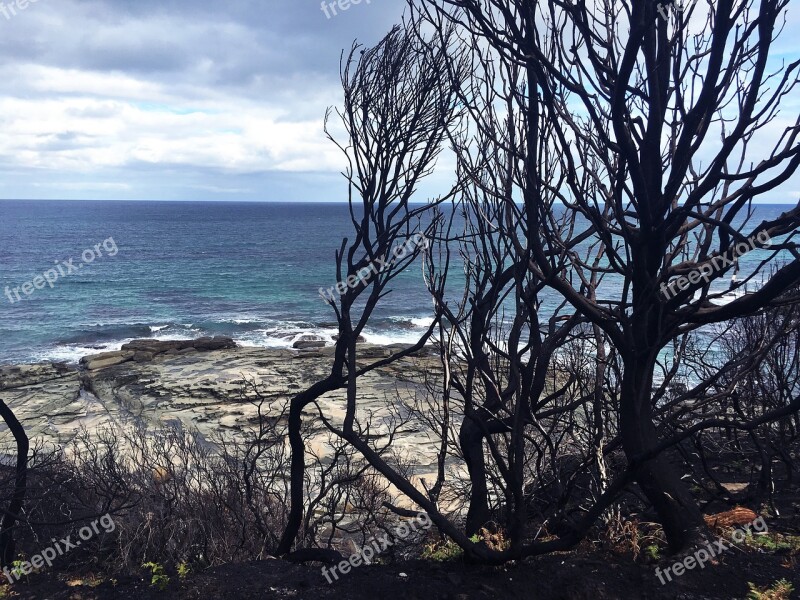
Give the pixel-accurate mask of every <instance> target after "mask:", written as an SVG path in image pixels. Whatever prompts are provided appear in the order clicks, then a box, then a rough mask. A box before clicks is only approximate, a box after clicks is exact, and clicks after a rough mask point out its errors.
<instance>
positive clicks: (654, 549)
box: [644, 544, 661, 561]
mask: <svg viewBox="0 0 800 600" xmlns="http://www.w3.org/2000/svg"><path fill="white" fill-rule="evenodd" d="M644 551H645V554H647V557H648V558H649V559H650V560H653V561H657V560H659V558H660V557H661V551H660V549H659V547H658V545H656V544H650V545H649V546H647V547H645V549H644Z"/></svg>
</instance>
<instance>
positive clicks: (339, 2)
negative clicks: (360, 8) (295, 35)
mask: <svg viewBox="0 0 800 600" xmlns="http://www.w3.org/2000/svg"><path fill="white" fill-rule="evenodd" d="M364 2H366V3H367V4H372V0H364ZM356 4H361V0H336V1H335V2H326V0H322V5H321V7H320V8H321V9H322V12H324V13H325V16H326V17H328V18H329V19H330V18H331V17H335V16H336V15H337V14H338V13H337V12H336V9H337V8H338V9H339V10H341V11H342V12H344V11H346V10H347V9H349V8H350V7H351V6H355V5H356Z"/></svg>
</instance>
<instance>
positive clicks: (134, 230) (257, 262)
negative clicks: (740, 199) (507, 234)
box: [0, 201, 785, 363]
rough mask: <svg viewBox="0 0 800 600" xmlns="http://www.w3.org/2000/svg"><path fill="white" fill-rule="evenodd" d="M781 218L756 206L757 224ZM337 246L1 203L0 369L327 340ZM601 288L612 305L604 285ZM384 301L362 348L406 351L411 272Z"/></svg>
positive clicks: (343, 227)
mask: <svg viewBox="0 0 800 600" xmlns="http://www.w3.org/2000/svg"><path fill="white" fill-rule="evenodd" d="M784 209H785V207H782V206H764V207H759V208H758V210H759V211H761V212H762V213H763V214H759V215H758V217H760V218H768V217H771V216H774V215H776V214H777V213H779V212H781V211H782V210H784ZM760 218H759V219H758V220H760ZM346 236H352V225H351V223H350V218H349V212H348V209H347V206H346V205H344V204H267V203H264V204H258V203H230V202H225V203H206V202H196V203H194V202H76V201H40V202H17V201H0V292H1V293H2V296H0V363H18V362H30V361H40V360H68V361H75V360H77V359H78V358H80V357H81V356H84V355H86V354H90V353H93V352H98V351H102V350H110V349H118V348H119V347H120V345H121V344H122V343H124V342H126V341H129V340H131V339H134V338H140V337H158V338H161V339H176V338H188V337H200V336H204V335H229V336H231V337H233V338H234V339H236V340H237V341H239V342H240V343H242V344H245V345H253V346H269V347H289V346H291V344H292V343H293V341H294V340H296V339H297V337H298V336H300V335H303V334H307V333H313V334H315V335H319V336H321V337H323V338H325V339H328V340H330V339H331V336H332V335H333V334H335V333H336V331H335V327H334V323H333V321H334V315H333V312H332V311H331V309H330V307H328V306H327V305H326V304H325V302H323V301H322V299H321V298H320V296H319V293H318V289H319V288H320V287H324V288H328V287H330V286H332V285H335V283H336V271H335V265H334V252H335V250H336V249H337V248H338V247H339V245H340V243H341V240H342V238H343V237H346ZM98 244H99V245H98ZM115 249H116V251H115ZM84 252H87V254H86V255H85V257H86V258H91V259H92V260H91V263H90V264H88V263H87V262H84ZM755 255H756V253H753V255H752V256H750V255H748V256H746V257H745V258H744V260H743V261H742V266H743V270H746V269H747V261H749V260H754V259H755V258H757V256H755ZM70 259H72V273H69V274H67V271H69V270H70V268H69V267H67V266H66V265H65V263H67V262H69V261H70ZM60 271H63V272H64V275H63V276H62V274H61V272H60ZM48 272H49V273H48ZM56 273H57V278H56V275H54V274H56ZM45 274H47V276H48V277H49V278H50V279H54V278H55V281H54V282H53V286H52V287H50V285H49V284H47V282H46V281H45V280H44V277H45ZM37 276H41V277H42V279H39V280H36V279H35V278H36V277H37ZM454 277H455V278H456V279H458V277H457V275H455V276H454ZM27 282H30V284H29V286H28V287H27V289H28V290H29V291H31V293H30V294H29V295H26V294H25V293H24V291H23V289H22V286H23V285H25V284H26V283H27ZM35 283H38V284H40V287H41V286H42V285H43V287H41V289H36V287H35V285H34V284H35ZM605 285H606V286H607V287H606V289H605V293H606V294H610V295H612V296H613V295H614V293H615V290H616V289H617V288H616V284H615V283H614V281H613V280H609V281H608V282H607V284H605ZM15 288H16V289H17V291H16V292H15V291H14V290H15ZM392 288H393V291H392V293H390V294H389V295H388V296H387V297H386V298H384V299H383V300H382V301H381V303H380V308H379V310H378V311H376V314H375V317H374V319H373V320H372V322H371V325H370V328H369V329H368V330H367V332H366V337H367V339H368V340H369V341H372V342H375V343H389V342H396V341H414V340H416V339H418V336H419V334H420V333H421V332H422V331H423V330H424V326H425V324H426V323H427V322H428V321H427V317H428V316H429V314H430V306H431V301H430V298H429V296H428V294H427V292H426V291H425V288H424V284H423V280H422V276H421V270H420V265H419V263H417V264H415V265H412V266H411V267H409V268H408V269H407V270H406V272H404V273H403V274H402V276H401V277H400V278H399V279H398V280H396V281H395V282H394V284H393V285H392ZM9 296H10V297H9ZM17 297H19V298H20V299H19V300H17ZM555 300H556V299H555V298H545V299H544V302H543V306H542V308H543V310H545V311H546V310H547V308H548V307H555V305H556V303H555ZM12 301H13V302H12Z"/></svg>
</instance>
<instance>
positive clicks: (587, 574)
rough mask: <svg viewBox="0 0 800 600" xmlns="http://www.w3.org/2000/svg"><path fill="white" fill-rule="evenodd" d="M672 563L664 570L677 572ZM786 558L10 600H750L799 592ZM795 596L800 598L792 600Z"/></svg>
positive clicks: (221, 575) (24, 591) (416, 571)
mask: <svg viewBox="0 0 800 600" xmlns="http://www.w3.org/2000/svg"><path fill="white" fill-rule="evenodd" d="M671 562H672V561H670V560H669V559H666V560H664V561H662V563H661V566H662V568H663V567H665V566H668V565H669V564H671ZM792 562H793V561H792V560H791V558H790V557H789V556H787V555H777V554H765V553H760V552H758V551H754V550H747V551H737V550H732V551H730V552H728V553H727V554H725V555H723V556H722V557H721V560H720V561H719V563H718V564H716V565H710V564H709V565H707V566H706V568H705V569H703V570H697V569H695V570H693V571H689V572H687V573H686V574H684V575H683V576H681V577H678V578H675V579H673V581H672V583H667V584H666V585H661V584H660V583H659V580H658V578H657V577H656V576H655V573H654V569H655V565H641V564H636V563H633V562H632V561H631V560H630V559H629V558H625V557H621V556H613V555H606V556H602V555H600V554H599V553H598V555H597V556H592V555H586V554H585V553H582V554H581V553H579V552H578V551H576V552H570V553H561V554H557V555H550V556H543V557H538V558H535V559H531V560H526V561H524V562H522V563H518V564H513V565H508V566H505V567H478V566H470V565H465V564H463V563H460V562H448V563H436V562H423V561H413V562H407V563H398V564H393V565H373V566H363V567H359V568H357V569H354V570H353V571H351V572H350V573H349V574H347V575H343V576H341V578H340V579H339V581H338V582H335V583H333V584H328V583H327V582H326V580H325V578H324V577H323V576H322V574H321V571H320V568H319V567H313V566H301V565H294V564H290V563H286V562H283V561H279V560H267V561H260V562H252V563H247V564H232V565H226V566H222V567H218V568H214V569H210V570H208V571H205V572H203V573H194V574H190V575H189V576H188V577H187V578H186V579H185V580H184V581H178V578H177V577H173V578H172V582H171V583H170V585H169V586H168V588H167V589H166V590H164V591H159V590H156V589H154V588H152V587H151V586H150V582H149V579H147V578H145V577H144V576H143V577H142V578H136V579H134V578H128V579H125V578H122V579H118V580H111V579H108V578H101V577H97V578H92V577H91V576H86V575H84V576H82V577H81V576H70V575H67V574H63V573H56V574H52V573H51V574H44V575H39V576H36V577H34V578H31V580H30V581H29V582H27V583H18V584H15V585H14V586H13V588H12V591H11V593H10V594H9V595H8V596H7V597H11V598H20V599H28V598H31V599H44V598H48V599H51V600H60V599H65V600H66V599H69V600H78V599H80V600H90V599H92V600H93V599H104V598H120V599H129V598H130V599H133V598H137V599H138V598H153V599H166V598H186V599H204V600H205V599H227V598H230V599H236V600H244V599H250V598H253V599H256V598H258V599H264V598H266V599H271V598H275V599H279V598H280V599H284V598H292V599H298V600H301V599H302V600H306V599H307V600H317V599H334V598H335V599H337V600H338V599H342V600H349V599H362V598H363V599H365V600H366V599H369V600H372V599H387V600H393V599H403V600H466V599H473V598H474V599H492V600H494V599H497V600H499V599H506V598H526V599H527V598H531V599H534V598H535V599H542V600H549V599H553V600H556V599H564V600H604V599H612V598H613V599H630V598H633V599H635V598H652V599H659V600H661V599H667V598H669V599H683V600H694V599H701V598H703V599H711V598H713V599H717V598H719V599H722V598H725V599H729V598H745V597H746V595H747V592H748V585H747V584H748V582H753V583H755V584H757V585H759V586H770V585H772V584H773V583H774V582H776V581H777V580H779V579H788V580H789V581H791V582H793V583H794V585H795V589H796V590H800V568H798V567H797V565H792V564H791V563H792ZM793 597H795V596H793Z"/></svg>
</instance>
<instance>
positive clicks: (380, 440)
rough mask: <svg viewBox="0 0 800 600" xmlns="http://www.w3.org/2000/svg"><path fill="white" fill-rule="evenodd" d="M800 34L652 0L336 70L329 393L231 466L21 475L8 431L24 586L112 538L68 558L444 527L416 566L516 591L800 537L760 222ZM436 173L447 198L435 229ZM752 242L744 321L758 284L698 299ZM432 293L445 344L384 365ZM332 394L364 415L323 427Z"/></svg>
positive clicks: (314, 547) (784, 146)
mask: <svg viewBox="0 0 800 600" xmlns="http://www.w3.org/2000/svg"><path fill="white" fill-rule="evenodd" d="M786 7H787V0H762V1H761V2H760V3H755V2H751V1H747V0H745V1H742V2H733V1H732V0H717V1H715V2H713V3H709V4H707V3H705V2H702V1H701V2H698V3H695V4H693V5H692V6H691V7H689V8H688V10H686V11H676V10H672V9H671V10H670V11H668V12H667V13H665V14H666V18H665V16H664V14H662V13H664V11H663V10H659V5H658V4H657V3H656V2H651V1H644V2H618V1H616V0H615V1H613V2H610V1H609V2H605V1H601V2H598V3H594V4H586V3H583V2H562V1H561V0H550V1H548V2H536V1H533V2H532V1H528V0H525V1H510V0H483V1H476V0H441V1H436V0H415V1H410V2H409V13H408V20H407V22H406V23H405V24H404V25H403V26H402V27H397V28H395V29H394V30H392V31H391V32H390V33H389V34H388V35H387V36H386V37H385V38H384V39H383V40H382V41H381V42H380V43H379V44H378V45H376V46H375V47H373V48H361V47H360V46H353V48H352V49H351V50H350V52H348V53H346V54H345V55H344V56H343V60H342V68H341V81H342V86H343V91H344V100H343V103H342V106H341V107H340V108H339V109H338V110H335V111H331V112H330V113H329V114H328V116H327V118H328V121H327V122H328V124H329V125H331V127H330V128H329V130H330V132H331V133H330V137H331V139H332V140H333V141H334V142H335V143H336V144H337V145H338V146H339V148H340V149H341V150H342V152H343V154H344V156H345V157H346V161H347V165H348V166H347V168H346V169H345V171H344V177H345V180H346V192H347V198H348V200H349V203H350V213H351V216H352V226H353V231H352V236H351V237H350V238H348V239H345V240H343V241H342V243H341V246H340V247H339V248H338V249H336V250H335V261H334V262H335V267H334V269H333V270H332V273H331V275H332V279H334V280H336V281H347V280H348V278H352V279H351V280H352V281H356V280H358V283H357V284H355V285H350V286H348V287H347V289H346V290H345V291H344V293H342V294H341V295H337V296H332V297H331V298H329V303H330V306H331V310H332V312H333V314H334V315H335V318H336V321H337V323H338V327H339V336H338V338H337V341H336V347H335V353H334V354H333V357H332V359H331V365H330V373H329V375H328V376H327V377H325V378H324V379H322V380H320V381H318V382H316V383H315V384H314V385H313V386H311V387H309V388H308V389H306V390H302V391H300V392H299V393H297V394H296V395H294V396H293V397H292V398H290V399H289V400H288V401H287V402H285V403H283V404H279V405H276V404H271V403H265V402H264V401H263V399H260V400H259V399H258V398H257V399H256V400H255V402H257V403H258V405H259V415H260V419H259V424H258V425H257V426H256V427H255V428H254V429H253V431H252V432H250V434H249V437H248V439H246V440H231V439H219V440H214V441H213V444H212V446H213V447H211V448H209V447H208V446H207V445H206V444H204V443H201V441H200V440H198V439H197V438H196V437H195V436H193V435H192V434H191V433H186V432H183V431H179V430H164V431H157V432H152V431H143V430H137V431H135V432H134V433H132V434H128V435H127V436H125V437H116V436H115V435H113V434H111V433H110V432H109V433H108V434H97V433H95V432H92V435H89V434H88V433H87V434H86V435H84V436H81V437H80V438H79V439H78V440H77V441H76V442H75V447H74V448H72V449H70V450H69V451H67V450H56V449H51V450H48V449H46V448H41V447H36V448H34V449H33V450H32V451H31V452H29V451H28V441H27V438H26V437H25V434H24V431H21V429H20V427H17V426H15V420H14V419H13V414H10V411H9V410H8V409H7V408H6V407H4V406H3V407H0V408H2V416H3V417H4V418H5V419H6V421H7V422H8V424H9V426H10V427H11V432H12V433H13V434H14V435H15V437H16V441H17V444H16V449H17V450H18V452H17V451H15V450H14V449H13V448H10V449H9V454H8V455H9V456H11V457H13V460H11V461H10V462H8V464H6V467H5V469H4V471H3V474H4V481H3V487H2V490H4V497H3V503H2V505H3V507H4V517H3V520H2V531H1V532H0V550H1V551H2V553H1V554H0V558H2V560H3V564H4V565H8V564H10V562H11V561H12V560H13V559H14V556H15V552H16V551H15V549H14V546H13V537H14V535H12V534H15V535H16V537H17V538H18V539H20V540H22V542H21V543H23V545H24V546H25V547H26V548H27V549H29V550H31V549H33V548H37V547H39V546H40V545H41V541H42V540H49V539H50V537H52V536H55V535H59V534H61V533H63V532H65V531H69V530H71V528H72V527H73V524H74V523H77V522H80V521H81V520H82V519H89V518H93V517H95V516H97V515H101V514H104V513H105V512H110V513H111V514H112V515H114V516H115V519H116V520H117V522H118V528H117V530H116V531H115V532H114V534H113V535H112V534H109V535H108V536H105V537H100V538H98V539H97V540H94V541H93V543H95V544H96V546H93V547H92V548H91V549H89V548H83V549H82V550H81V552H80V553H76V554H75V555H74V557H72V558H71V559H70V560H85V561H89V560H93V561H106V562H107V563H109V564H114V565H116V567H117V568H120V569H122V568H138V566H139V565H140V564H141V563H143V562H145V561H157V562H163V563H165V564H170V565H179V564H187V565H191V566H192V568H202V567H205V566H211V565H218V564H222V563H225V562H230V561H242V560H248V559H255V558H264V557H266V556H280V557H287V558H289V559H294V560H298V561H307V560H319V561H324V562H331V561H336V560H337V559H338V558H339V557H340V554H339V552H342V553H344V554H347V553H349V550H348V546H347V543H346V541H347V540H355V541H356V542H357V543H363V541H364V540H365V539H366V538H367V537H369V536H370V535H372V534H374V533H375V532H379V531H388V527H389V526H390V523H391V521H392V520H395V519H398V518H403V517H408V516H409V515H411V514H414V512H415V511H423V512H425V513H427V514H428V515H429V516H430V518H431V519H432V521H433V523H434V528H433V529H432V530H431V532H430V533H429V534H428V535H429V537H428V539H424V540H423V539H411V540H407V541H406V543H407V544H408V545H414V544H418V543H425V544H429V548H428V552H429V553H430V552H431V550H430V549H431V548H434V549H441V548H443V547H445V545H447V544H450V545H454V546H453V547H457V548H458V552H459V553H460V555H461V556H463V557H464V558H465V559H466V560H468V561H473V562H477V563H483V564H495V565H497V564H503V563H507V562H509V561H519V560H521V559H524V558H526V557H530V556H534V555H541V554H548V553H552V552H558V551H566V550H569V549H572V548H575V547H576V546H578V545H579V544H580V543H581V542H582V541H584V540H587V539H591V540H595V541H598V542H602V543H604V544H607V546H608V547H615V545H617V544H618V543H619V542H620V540H623V539H628V540H630V539H631V532H632V527H634V528H635V527H636V526H638V525H636V524H641V523H650V524H652V528H651V529H652V531H651V532H650V533H649V534H648V535H651V536H652V539H653V540H655V542H654V543H655V544H656V545H658V546H659V547H660V548H661V549H662V550H663V551H664V552H673V553H677V552H680V551H683V550H687V549H689V548H690V547H691V546H692V545H693V544H696V543H699V542H701V541H703V540H704V539H705V538H706V537H707V536H708V535H710V534H709V531H708V525H707V521H706V520H705V519H704V515H707V514H709V513H712V512H720V511H723V510H725V509H726V508H729V507H732V506H735V505H739V504H745V505H748V506H752V507H756V508H758V509H759V510H768V511H769V512H770V514H771V515H772V516H774V517H777V516H779V515H780V514H781V511H782V510H783V509H782V508H781V504H780V502H778V501H776V499H777V498H779V497H780V496H781V495H782V494H784V495H787V494H788V495H791V494H796V491H797V484H798V477H800V474H798V451H800V416H798V415H799V414H800V413H799V412H798V411H800V356H799V355H798V337H800V304H798V301H799V300H800V287H798V283H799V282H800V256H798V254H797V245H796V240H795V236H796V234H797V231H798V226H799V225H800V206H797V207H792V206H789V207H788V209H787V210H786V211H785V212H783V213H782V214H780V215H779V216H777V217H776V218H774V219H771V220H769V221H756V215H757V214H758V213H757V211H755V210H754V208H753V206H754V205H753V201H754V200H757V199H763V198H770V196H769V192H770V191H771V190H773V189H775V188H777V187H778V186H780V185H781V184H782V183H783V182H785V181H786V180H787V179H788V178H789V177H790V176H791V175H792V174H793V173H794V172H795V170H796V168H797V166H798V164H800V143H798V135H800V121H798V119H797V117H796V116H792V115H789V116H787V114H786V113H785V112H784V113H782V112H781V111H780V107H781V102H783V101H784V100H785V98H786V97H787V95H788V94H790V93H792V92H796V86H797V83H798V75H797V73H798V63H790V64H785V63H779V62H777V61H773V60H771V58H770V49H771V47H772V44H773V42H774V41H775V39H776V37H777V36H778V35H779V34H780V33H781V29H782V24H783V18H784V15H785V9H786ZM333 120H338V121H339V122H340V123H339V124H337V125H338V126H337V127H333V126H332V124H333ZM336 131H343V132H344V133H343V136H344V137H343V138H337V136H336V134H335V132H336ZM765 140H766V141H765ZM445 156H446V157H447V160H441V159H442V158H443V157H445ZM437 160H439V161H440V163H441V164H449V165H451V166H452V167H453V169H452V171H453V172H452V178H451V183H450V185H448V187H447V189H445V190H443V191H442V193H441V195H439V196H437V197H436V198H433V199H430V200H429V201H428V202H427V203H424V204H417V203H412V202H411V201H412V200H419V198H418V189H419V187H420V184H421V183H422V182H423V180H425V179H426V178H429V176H430V175H431V174H432V173H433V172H434V169H435V167H436V165H437ZM420 233H421V234H424V236H425V239H426V240H427V243H426V244H424V245H418V246H415V247H413V248H410V247H409V246H407V245H406V246H405V247H404V248H405V251H404V253H403V254H402V255H398V254H396V253H395V254H392V253H393V251H394V250H395V249H396V248H398V247H400V246H402V245H403V244H404V243H405V242H406V240H408V239H409V238H411V237H412V236H414V235H416V234H420ZM759 236H760V237H759ZM756 238H758V239H764V240H766V239H769V240H770V244H769V246H768V247H765V248H757V249H754V250H753V256H755V257H757V259H758V260H756V261H755V263H756V266H755V267H754V268H753V269H751V270H750V271H749V272H747V273H745V275H744V277H742V279H741V280H738V281H737V282H736V283H734V285H733V288H732V292H734V294H733V296H735V298H734V299H733V300H730V298H727V299H725V298H723V295H725V294H730V293H731V291H729V290H728V289H727V281H728V278H730V276H731V274H732V273H733V269H734V268H735V265H734V264H728V263H727V262H723V263H716V264H715V267H714V269H713V270H709V271H708V273H709V276H708V277H706V278H699V277H693V276H692V277H689V276H690V275H693V274H694V273H696V272H698V271H701V270H703V269H704V266H706V265H708V264H709V263H711V262H712V261H714V260H715V259H716V258H717V257H720V256H733V255H734V254H735V253H736V252H737V250H736V247H737V244H741V243H743V242H744V241H745V240H747V239H756ZM387 258H391V259H392V260H391V263H387V264H389V266H388V267H387V268H386V269H384V270H382V271H376V272H374V275H373V276H371V277H369V278H367V279H363V278H359V275H358V274H359V273H360V272H362V270H364V269H367V268H369V267H370V266H371V265H373V264H374V263H375V262H376V261H386V259H387ZM717 264H721V265H722V266H720V267H719V268H717ZM409 268H414V269H416V270H417V271H418V273H419V278H420V280H421V281H422V282H424V285H425V286H426V287H427V290H428V292H429V294H430V298H431V306H432V312H431V315H430V316H431V317H432V321H431V324H430V326H429V327H428V328H427V330H426V331H425V332H424V334H423V335H421V336H420V339H419V342H418V343H417V344H414V345H413V346H410V347H408V348H407V349H405V350H403V351H401V352H398V353H395V354H393V355H391V356H386V357H384V358H378V359H374V358H364V357H362V356H360V354H359V352H360V351H359V347H358V345H357V341H358V338H359V336H360V335H361V333H362V332H363V331H364V328H365V327H367V326H368V324H369V322H370V319H371V318H372V316H373V313H374V312H375V310H376V307H378V306H379V305H380V302H381V300H382V299H383V298H384V297H385V296H386V295H387V294H389V293H392V294H398V293H402V289H401V288H400V287H399V286H395V285H394V284H395V283H396V282H397V278H398V277H399V275H400V274H401V273H403V271H405V270H407V269H409ZM680 276H687V280H688V281H689V282H690V283H688V285H686V286H685V287H684V288H683V289H677V288H676V292H675V293H674V294H669V295H667V294H664V293H663V289H664V286H665V285H668V284H669V283H670V282H672V281H673V280H674V279H675V278H676V277H680ZM755 284H757V285H755ZM745 287H747V293H743V292H744V291H745ZM737 292H738V293H737ZM722 300H726V301H725V302H722ZM411 360H417V361H419V362H418V368H416V369H409V370H407V371H406V372H404V380H405V382H404V383H405V384H407V385H404V386H399V387H398V391H397V394H396V395H389V396H388V397H387V411H389V413H390V414H391V418H378V417H376V416H375V415H374V414H372V413H370V412H368V411H365V410H363V406H362V404H360V395H359V390H360V387H359V385H360V382H361V381H363V379H362V378H363V377H364V376H365V375H367V374H369V373H370V372H372V371H374V370H377V369H383V368H387V367H390V366H391V365H393V364H399V363H401V362H403V361H411ZM336 390H339V391H343V392H344V395H343V400H342V413H341V417H339V416H335V415H331V414H326V412H325V409H324V407H323V406H322V405H321V404H320V402H319V400H320V398H322V397H323V396H325V395H326V394H329V393H330V392H333V391H336ZM253 391H254V393H255V394H256V396H257V395H258V394H257V389H255V390H253ZM233 400H234V399H232V401H233ZM17 425H18V423H17ZM404 428H406V429H407V428H414V429H415V430H416V431H418V432H422V433H424V434H425V436H427V439H430V440H433V444H434V446H435V447H436V449H437V457H436V461H435V464H436V472H435V473H434V474H433V475H432V476H431V475H430V474H429V475H428V476H427V477H420V476H418V475H417V473H416V471H415V464H414V457H413V456H407V455H401V454H399V453H397V452H394V451H393V447H392V440H393V439H394V438H395V436H397V435H398V433H399V432H400V431H401V429H404ZM320 431H324V435H325V438H326V444H325V446H326V448H327V449H328V451H327V452H326V453H325V454H324V455H322V454H320V455H318V454H317V453H315V451H313V450H312V449H311V444H310V439H311V437H312V435H315V436H318V435H319V434H320V433H319V432H320ZM154 440H155V443H154ZM18 457H19V458H18ZM23 497H24V498H25V501H24V505H23V503H22V498H23ZM632 523H633V524H634V525H633V526H632V525H631V524H632ZM632 547H635V551H634V552H633V555H634V556H636V557H638V555H639V554H640V551H641V548H640V547H639V546H638V545H637V544H634V545H633V546H632ZM417 550H419V548H418V549H417ZM392 551H393V552H396V553H403V552H405V551H406V548H405V547H404V546H403V545H399V546H396V547H394V548H393V549H392ZM106 559H108V560H106Z"/></svg>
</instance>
